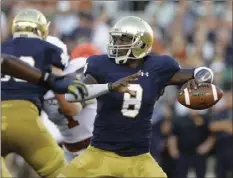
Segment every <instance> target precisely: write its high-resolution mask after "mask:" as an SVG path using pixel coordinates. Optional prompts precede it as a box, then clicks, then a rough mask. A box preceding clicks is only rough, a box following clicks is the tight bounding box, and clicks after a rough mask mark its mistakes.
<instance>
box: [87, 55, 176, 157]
mask: <svg viewBox="0 0 233 178" xmlns="http://www.w3.org/2000/svg"><path fill="white" fill-rule="evenodd" d="M139 70H141V71H142V76H141V77H139V80H138V81H136V82H135V83H133V84H131V85H130V88H131V89H132V90H135V91H136V96H135V97H133V96H130V95H129V94H127V93H125V94H123V93H118V92H111V93H108V94H105V95H102V96H100V97H99V98H97V101H98V104H97V105H98V108H97V116H96V119H95V123H94V126H95V127H94V131H93V138H92V142H91V144H92V145H93V146H94V147H97V148H100V149H104V150H109V151H113V152H115V153H117V154H119V155H122V156H132V155H138V154H142V153H146V152H148V151H149V140H150V138H151V121H150V119H151V116H152V112H153V107H154V104H155V101H156V100H157V99H158V98H159V96H160V94H161V91H162V90H163V89H164V88H165V86H166V84H167V82H168V80H169V79H170V78H171V77H172V76H173V75H174V74H175V73H176V72H178V71H179V70H180V67H179V65H178V63H177V62H176V61H175V60H174V59H173V58H172V57H170V56H167V55H164V56H156V55H148V56H147V57H145V62H144V64H143V66H140V67H137V68H130V67H128V66H126V65H119V64H116V63H115V62H114V59H110V58H108V57H107V55H99V56H92V57H89V58H88V59H87V64H86V70H85V75H86V74H90V75H91V76H93V77H94V78H95V79H96V80H97V81H98V83H100V84H104V83H108V82H115V81H117V80H118V79H120V78H123V77H126V76H128V75H130V74H134V73H136V72H138V71H139Z"/></svg>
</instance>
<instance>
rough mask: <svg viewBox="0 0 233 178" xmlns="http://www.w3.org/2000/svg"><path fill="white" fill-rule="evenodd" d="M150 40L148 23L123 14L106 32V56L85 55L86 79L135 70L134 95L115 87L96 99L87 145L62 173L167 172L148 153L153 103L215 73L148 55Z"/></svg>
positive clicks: (126, 174) (104, 78)
mask: <svg viewBox="0 0 233 178" xmlns="http://www.w3.org/2000/svg"><path fill="white" fill-rule="evenodd" d="M152 44H153V31H152V29H151V27H150V26H149V24H148V23H147V22H145V21H144V20H142V19H141V18H138V17H134V16H129V17H124V18H122V19H120V20H119V21H117V22H116V24H115V25H114V27H113V28H112V29H111V31H110V44H109V45H108V55H98V56H92V57H89V59H88V60H87V64H86V68H85V79H84V81H85V82H87V83H100V84H101V83H108V82H113V81H115V80H118V79H119V78H122V77H124V76H127V75H129V74H132V73H135V72H137V71H141V77H139V80H138V81H135V82H134V84H131V85H129V88H130V89H131V90H134V91H135V92H136V95H135V96H132V95H130V94H128V93H125V94H122V93H116V92H113V93H108V94H106V95H102V96H100V97H98V98H97V107H98V108H97V116H96V119H95V123H94V131H93V137H92V140H91V145H90V146H89V148H88V149H87V150H86V151H85V152H83V153H82V154H81V155H80V156H79V157H77V158H75V159H74V160H73V161H71V163H70V164H69V165H68V166H67V167H66V169H64V170H63V171H62V172H61V174H60V176H61V177H62V176H63V177H79V176H80V177H87V176H93V177H95V176H103V175H107V176H118V177H160V178H162V177H163V178H164V177H166V174H165V173H164V172H163V171H162V169H161V168H160V167H159V166H158V164H157V163H156V161H155V160H154V159H153V158H152V156H151V155H150V154H149V144H150V139H151V121H150V119H151V116H152V112H153V107H154V104H155V102H156V100H157V99H158V98H159V97H160V95H161V93H162V91H163V90H164V88H165V87H166V86H167V85H182V84H184V83H186V82H188V88H189V90H191V89H197V87H198V84H199V83H201V82H212V81H213V72H212V71H211V70H210V69H209V68H206V67H200V68H196V69H181V68H180V66H179V64H178V63H177V62H176V61H175V59H174V58H172V57H170V56H168V55H161V56H159V55H152V54H149V53H150V51H151V47H152Z"/></svg>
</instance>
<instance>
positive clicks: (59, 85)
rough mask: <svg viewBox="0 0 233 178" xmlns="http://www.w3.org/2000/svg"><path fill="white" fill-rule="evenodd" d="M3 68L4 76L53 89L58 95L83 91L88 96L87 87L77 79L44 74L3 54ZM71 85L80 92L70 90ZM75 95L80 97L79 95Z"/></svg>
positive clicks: (13, 57) (49, 73)
mask: <svg viewBox="0 0 233 178" xmlns="http://www.w3.org/2000/svg"><path fill="white" fill-rule="evenodd" d="M1 67H2V68H1V69H2V70H1V73H2V74H5V75H10V76H12V77H17V78H19V79H23V80H26V81H27V82H30V83H32V84H36V85H40V86H41V87H45V88H47V89H52V90H53V91H54V92H56V93H61V94H63V93H72V92H77V91H79V90H81V94H84V95H87V89H86V86H85V85H84V84H82V83H80V82H78V81H77V80H76V79H75V78H73V77H71V76H69V75H66V76H56V75H55V74H53V73H51V72H42V71H40V70H39V69H37V68H35V67H32V66H30V65H28V64H27V63H25V62H23V61H21V60H20V59H19V58H17V57H15V56H12V55H7V54H1ZM75 83H76V84H75ZM71 84H74V85H75V86H76V87H77V88H79V90H69V86H70V85H71ZM75 94H76V95H78V94H77V93H75ZM82 97H83V96H82Z"/></svg>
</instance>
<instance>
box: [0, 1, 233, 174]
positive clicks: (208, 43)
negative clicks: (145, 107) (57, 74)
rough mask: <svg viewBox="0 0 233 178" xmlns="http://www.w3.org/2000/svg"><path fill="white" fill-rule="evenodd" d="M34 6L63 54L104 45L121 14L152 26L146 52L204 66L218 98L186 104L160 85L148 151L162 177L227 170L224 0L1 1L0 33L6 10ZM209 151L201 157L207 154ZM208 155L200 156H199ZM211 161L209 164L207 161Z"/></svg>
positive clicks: (228, 48)
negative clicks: (209, 103) (199, 106)
mask: <svg viewBox="0 0 233 178" xmlns="http://www.w3.org/2000/svg"><path fill="white" fill-rule="evenodd" d="M28 7H32V8H36V9H38V10H40V11H41V12H43V13H44V14H45V15H46V17H47V18H48V19H49V20H50V21H51V25H50V35H53V36H57V37H59V38H60V39H61V40H62V41H63V42H64V43H65V44H66V45H67V47H68V51H69V54H70V56H71V58H76V57H80V56H82V57H85V56H88V53H89V52H90V51H93V50H94V51H96V53H99V52H102V53H105V52H106V45H107V43H108V40H109V36H108V32H109V30H110V28H111V26H112V25H113V24H114V22H115V21H116V20H117V19H118V18H120V17H122V16H126V15H137V16H140V17H142V18H144V19H145V20H147V21H148V22H149V23H150V24H151V26H152V28H153V30H154V38H155V39H154V41H155V42H154V46H153V49H152V52H153V53H156V54H169V55H171V56H173V57H175V58H176V59H177V61H178V62H179V63H180V65H181V67H188V68H195V67H198V66H207V67H210V68H211V69H212V70H213V71H214V74H215V80H214V84H216V85H217V86H219V87H220V88H221V89H222V90H223V91H224V96H223V98H222V99H221V100H220V101H219V103H217V104H216V105H215V106H214V107H212V108H211V109H208V110H202V111H193V110H189V109H187V108H185V107H183V106H182V105H180V104H179V103H178V102H177V100H176V95H177V92H178V90H179V88H177V87H173V86H171V87H167V88H166V90H165V92H164V95H163V96H162V97H161V98H160V99H159V101H158V102H157V103H156V105H155V108H154V114H153V118H152V123H153V139H152V144H151V153H152V154H153V156H154V157H155V159H156V160H157V161H158V162H159V164H160V165H161V166H162V167H163V169H164V171H165V172H166V173H167V174H168V178H186V177H187V176H188V175H189V176H190V170H192V171H191V172H194V175H195V176H194V177H197V178H204V177H205V175H207V174H209V175H210V176H211V177H216V178H233V172H232V168H233V151H232V150H233V140H232V139H233V131H232V120H233V119H232V64H233V62H232V61H233V59H232V57H233V56H232V55H233V38H232V37H233V36H232V32H233V30H232V1H231V0H228V1H227V0H226V1H216V2H215V1H186V0H180V1H176V2H173V1H171V0H167V1H134V2H133V1H132V2H131V1H90V0H85V1H57V0H51V1H32V2H28V1H17V2H16V1H14V3H12V1H11V0H5V1H4V0H3V1H1V40H2V41H4V40H7V39H8V38H10V37H11V34H10V31H11V30H10V28H11V22H12V19H13V17H14V16H15V15H16V13H17V12H19V10H22V9H23V8H28ZM210 157H211V158H214V159H211V160H214V162H212V161H208V160H209V158H210ZM207 163H208V164H207ZM208 165H211V166H210V167H211V172H209V166H208Z"/></svg>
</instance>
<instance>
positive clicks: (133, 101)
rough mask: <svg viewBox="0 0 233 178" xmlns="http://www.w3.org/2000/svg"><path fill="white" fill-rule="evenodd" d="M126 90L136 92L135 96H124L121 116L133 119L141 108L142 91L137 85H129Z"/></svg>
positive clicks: (126, 94)
mask: <svg viewBox="0 0 233 178" xmlns="http://www.w3.org/2000/svg"><path fill="white" fill-rule="evenodd" d="M128 88H129V89H130V90H133V91H136V95H135V96H132V95H130V94H129V93H125V94H124V98H123V106H122V109H121V113H122V114H123V116H126V117H130V118H135V117H136V116H137V115H138V113H139V110H140V108H141V104H142V93H143V89H142V87H141V86H140V85H139V84H130V85H129V87H128Z"/></svg>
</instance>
